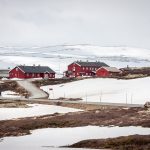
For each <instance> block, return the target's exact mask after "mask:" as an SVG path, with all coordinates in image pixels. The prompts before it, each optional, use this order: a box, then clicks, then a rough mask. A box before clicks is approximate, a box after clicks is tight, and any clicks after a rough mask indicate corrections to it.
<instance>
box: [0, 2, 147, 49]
mask: <svg viewBox="0 0 150 150" xmlns="http://www.w3.org/2000/svg"><path fill="white" fill-rule="evenodd" d="M56 44H94V45H99V46H131V47H142V48H148V49H150V0H0V45H41V46H43V45H56Z"/></svg>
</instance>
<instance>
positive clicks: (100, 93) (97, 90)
mask: <svg viewBox="0 0 150 150" xmlns="http://www.w3.org/2000/svg"><path fill="white" fill-rule="evenodd" d="M41 89H43V90H44V91H45V92H47V93H49V98H50V99H57V98H60V97H65V98H82V99H83V100H84V101H88V102H100V101H102V102H110V103H126V102H127V103H133V104H144V103H145V102H146V101H148V100H149V99H150V94H149V89H150V78H149V77H147V78H140V79H132V80H117V79H104V78H96V79H85V80H80V81H75V82H70V83H66V84H58V85H50V86H43V87H41Z"/></svg>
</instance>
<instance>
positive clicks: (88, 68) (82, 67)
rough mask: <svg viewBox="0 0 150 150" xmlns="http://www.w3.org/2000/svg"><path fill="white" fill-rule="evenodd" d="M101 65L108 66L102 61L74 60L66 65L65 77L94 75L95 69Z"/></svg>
mask: <svg viewBox="0 0 150 150" xmlns="http://www.w3.org/2000/svg"><path fill="white" fill-rule="evenodd" d="M102 66H108V65H107V64H105V63H103V62H99V61H97V62H88V61H86V62H82V61H75V62H73V63H71V64H70V65H68V70H67V71H66V72H65V76H66V77H78V76H95V74H96V70H97V69H98V68H100V67H102Z"/></svg>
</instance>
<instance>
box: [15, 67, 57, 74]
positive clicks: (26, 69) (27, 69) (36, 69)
mask: <svg viewBox="0 0 150 150" xmlns="http://www.w3.org/2000/svg"><path fill="white" fill-rule="evenodd" d="M17 67H18V68H20V69H21V70H22V71H24V72H25V73H45V72H49V73H55V72H54V71H53V70H52V69H51V68H49V67H47V66H17Z"/></svg>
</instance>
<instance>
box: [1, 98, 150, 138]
mask: <svg viewBox="0 0 150 150" xmlns="http://www.w3.org/2000/svg"><path fill="white" fill-rule="evenodd" d="M18 102H19V101H18ZM11 103H12V102H11ZM26 103H27V102H26ZM30 103H31V102H30ZM39 103H42V102H39ZM43 103H45V104H54V105H60V106H68V107H73V108H80V109H84V110H85V111H80V112H74V113H67V114H58V113H56V114H53V115H45V116H38V117H26V118H20V119H16V120H5V121H0V137H5V136H19V135H25V134H30V130H34V129H39V128H47V127H53V128H57V127H59V128H63V127H77V126H87V125H96V126H111V125H115V126H142V127H150V110H148V109H145V108H123V107H111V106H94V105H86V104H67V103H55V102H48V101H47V102H43ZM23 105H24V103H23Z"/></svg>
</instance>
